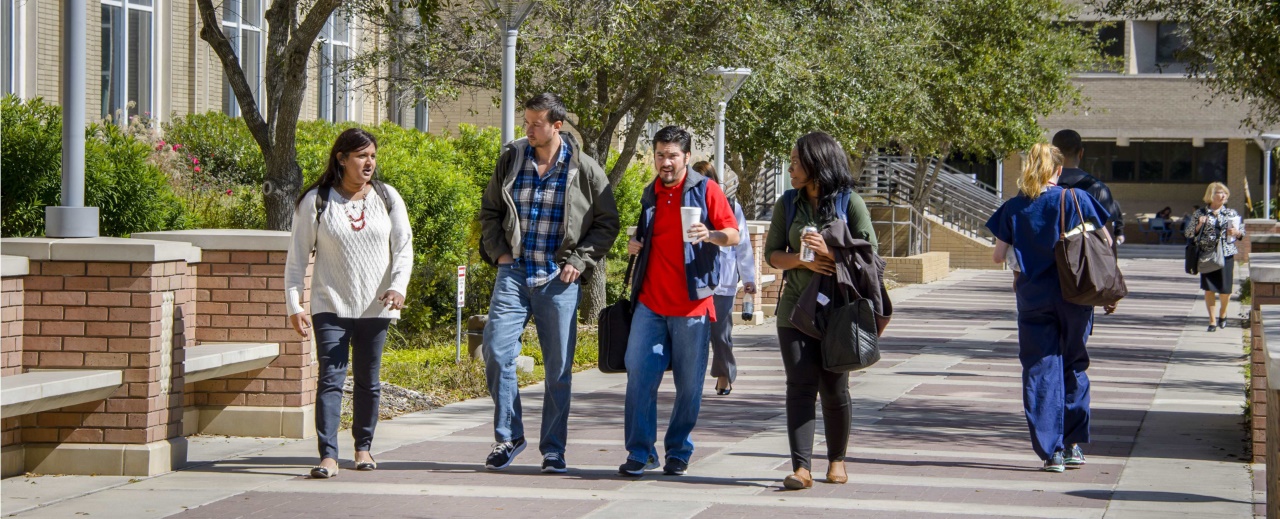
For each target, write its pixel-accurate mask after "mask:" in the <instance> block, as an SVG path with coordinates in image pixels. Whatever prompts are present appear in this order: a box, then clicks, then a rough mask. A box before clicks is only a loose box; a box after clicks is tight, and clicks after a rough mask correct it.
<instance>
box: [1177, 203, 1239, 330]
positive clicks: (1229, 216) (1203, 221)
mask: <svg viewBox="0 0 1280 519" xmlns="http://www.w3.org/2000/svg"><path fill="white" fill-rule="evenodd" d="M1228 198H1231V190H1229V189H1227V186H1225V185H1223V184H1222V182H1214V183H1212V184H1209V188H1208V189H1205V191H1204V203H1206V204H1208V205H1207V206H1205V207H1201V208H1199V209H1196V212H1195V213H1192V215H1191V220H1190V222H1189V225H1187V228H1186V230H1185V231H1183V232H1184V233H1185V234H1186V236H1187V238H1189V239H1193V240H1195V242H1196V244H1197V245H1199V247H1200V255H1201V257H1202V258H1203V257H1204V255H1206V254H1212V253H1213V252H1214V251H1215V250H1216V249H1217V248H1218V246H1219V245H1220V244H1221V245H1222V256H1223V258H1222V259H1223V263H1222V268H1221V269H1218V270H1215V271H1213V272H1207V273H1201V274H1200V289H1201V290H1204V306H1205V308H1207V309H1208V310H1209V331H1211V332H1212V331H1214V330H1217V329H1218V328H1222V327H1224V326H1226V325H1227V303H1228V302H1230V301H1231V291H1232V290H1233V288H1234V287H1233V282H1234V276H1235V265H1236V252H1237V250H1236V240H1237V239H1239V238H1240V237H1242V236H1244V229H1243V227H1244V226H1242V225H1240V223H1241V222H1240V213H1237V212H1236V210H1235V209H1231V208H1228V207H1225V206H1226V204H1227V199H1228ZM1215 301H1216V302H1219V303H1221V304H1219V305H1218V312H1217V316H1218V322H1217V323H1214V321H1213V316H1214V311H1213V307H1214V302H1215Z"/></svg>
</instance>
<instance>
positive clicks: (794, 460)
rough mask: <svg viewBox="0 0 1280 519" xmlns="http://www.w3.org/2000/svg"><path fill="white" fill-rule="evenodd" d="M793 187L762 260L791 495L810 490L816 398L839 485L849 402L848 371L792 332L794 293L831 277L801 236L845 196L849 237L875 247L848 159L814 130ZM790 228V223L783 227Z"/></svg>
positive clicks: (830, 261)
mask: <svg viewBox="0 0 1280 519" xmlns="http://www.w3.org/2000/svg"><path fill="white" fill-rule="evenodd" d="M791 186H792V187H793V188H795V189H793V190H791V191H794V193H793V192H791V191H788V192H787V193H785V194H783V195H782V198H781V199H779V200H778V202H777V203H776V204H774V207H773V221H772V222H771V223H770V225H769V234H768V235H767V236H766V237H765V244H764V257H765V258H766V259H767V260H768V261H769V264H770V265H773V266H774V267H776V268H779V269H782V270H783V274H782V279H783V285H782V294H781V295H780V296H779V298H778V308H777V312H776V313H777V315H778V316H779V317H778V343H779V346H780V347H781V349H782V367H783V369H784V370H785V372H786V376H787V440H788V442H789V443H790V444H791V470H792V471H793V473H792V474H791V475H789V476H787V477H786V479H784V480H782V484H783V486H784V487H786V488H787V489H789V490H800V489H804V488H809V487H811V486H813V476H812V474H811V473H810V470H811V468H810V461H809V458H810V457H811V455H812V454H813V430H814V427H815V424H814V421H815V419H816V416H815V415H816V411H817V410H816V404H817V402H816V401H817V400H818V396H819V395H821V396H822V423H823V428H824V429H825V431H824V432H825V435H826V438H827V462H828V467H827V482H828V483H845V482H847V481H848V480H849V477H848V475H847V474H846V472H845V466H844V457H845V454H846V451H847V450H848V447H849V428H850V426H851V425H852V420H853V405H852V403H851V402H850V399H849V374H848V373H834V372H831V371H827V370H826V369H823V367H822V341H821V340H819V339H816V338H813V337H810V336H808V335H806V334H805V333H804V332H802V331H800V330H798V329H796V327H795V325H794V324H792V323H791V321H790V319H789V317H790V316H791V314H792V311H793V309H794V308H795V307H796V303H797V302H798V301H799V300H800V295H801V294H802V293H804V291H805V288H806V287H807V286H808V285H809V283H810V282H811V281H813V279H814V275H815V274H827V275H833V274H835V272H836V265H835V260H834V257H833V255H832V253H831V251H830V250H829V249H828V248H827V244H826V242H825V241H824V240H823V238H822V235H821V234H819V233H817V232H808V233H805V232H803V231H804V230H805V228H806V227H813V228H815V229H822V227H823V226H824V225H825V224H827V223H829V222H833V221H835V220H837V219H838V218H840V216H839V215H840V212H841V211H840V210H838V209H837V208H836V200H837V199H838V198H839V197H840V195H841V193H842V192H846V191H848V192H849V195H850V196H849V203H848V206H847V207H845V208H844V211H843V212H844V214H846V215H847V218H848V224H849V230H850V231H851V234H852V235H853V237H854V238H858V239H862V240H866V241H868V242H871V246H872V249H873V250H874V249H875V247H876V231H875V229H874V228H872V226H871V213H870V212H868V211H867V204H866V203H865V202H863V201H862V197H860V196H858V194H857V193H853V192H852V189H853V176H852V175H850V174H849V157H848V156H847V155H845V153H844V149H842V148H841V147H840V144H839V143H837V142H836V140H835V139H833V138H831V136H830V135H827V134H825V133H821V132H813V133H810V134H808V135H805V136H803V137H801V138H800V139H799V140H797V141H796V146H795V148H794V149H792V150H791ZM787 200H794V201H795V213H794V214H795V217H794V219H793V220H792V221H791V222H787V221H786V220H787V212H788V211H787V206H786V205H785V204H786V202H787ZM788 223H789V224H790V225H788ZM801 243H804V244H805V245H806V246H807V247H809V248H810V249H811V250H812V251H813V260H811V261H802V260H801V254H800V253H799V252H796V251H800V250H801V248H800V244H801Z"/></svg>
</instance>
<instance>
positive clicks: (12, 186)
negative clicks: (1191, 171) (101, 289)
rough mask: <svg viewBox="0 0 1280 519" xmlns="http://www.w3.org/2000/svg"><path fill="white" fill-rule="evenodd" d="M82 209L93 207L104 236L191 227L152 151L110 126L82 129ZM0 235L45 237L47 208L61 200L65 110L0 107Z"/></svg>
mask: <svg viewBox="0 0 1280 519" xmlns="http://www.w3.org/2000/svg"><path fill="white" fill-rule="evenodd" d="M85 137H86V138H85V205H86V206H89V207H97V208H98V215H99V223H98V230H99V233H100V234H101V235H103V236H127V235H129V234H132V233H134V232H142V231H162V230H171V229H183V228H186V227H188V226H190V224H191V222H190V219H189V218H188V216H187V213H186V209H185V208H184V207H183V205H182V202H181V201H180V200H179V199H178V197H177V196H175V195H174V193H173V190H172V189H171V188H170V186H169V182H168V178H167V177H166V175H165V173H164V172H163V171H161V170H160V168H159V167H158V166H157V165H156V164H155V163H153V162H151V161H150V158H151V151H152V150H151V147H150V145H149V144H148V143H146V142H143V141H140V140H138V139H136V138H135V137H134V136H132V135H130V134H129V133H127V132H126V131H125V130H124V129H122V128H120V127H118V126H115V125H110V124H105V125H97V124H94V125H89V127H87V128H86V129H85ZM0 141H3V142H4V146H3V148H2V150H0V175H2V177H3V179H2V180H0V182H2V183H3V185H4V190H3V193H2V194H0V205H3V213H2V214H3V216H2V217H0V234H3V235H4V236H37V235H40V234H43V233H44V208H45V206H50V205H54V206H56V205H59V204H60V203H61V199H62V193H61V183H62V179H61V177H62V109H61V108H60V107H58V106H57V105H51V104H47V103H45V102H44V100H42V99H40V98H36V99H31V100H26V101H23V100H21V99H18V98H17V97H15V96H7V97H5V98H4V99H3V100H0Z"/></svg>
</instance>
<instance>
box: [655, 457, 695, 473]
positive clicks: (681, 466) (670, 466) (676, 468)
mask: <svg viewBox="0 0 1280 519" xmlns="http://www.w3.org/2000/svg"><path fill="white" fill-rule="evenodd" d="M688 472H689V462H687V461H681V460H680V459H677V458H667V466H665V467H662V473H663V474H666V475H668V476H683V475H685V474H686V473H688Z"/></svg>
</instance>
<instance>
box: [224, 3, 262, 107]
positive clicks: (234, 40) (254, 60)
mask: <svg viewBox="0 0 1280 519" xmlns="http://www.w3.org/2000/svg"><path fill="white" fill-rule="evenodd" d="M262 4H263V2H262V0H223V3H222V32H223V33H224V34H226V35H227V39H228V40H230V41H231V48H232V49H233V50H235V52H236V57H238V58H240V68H242V69H243V70H244V79H245V82H247V83H249V88H250V89H251V90H252V91H253V97H254V99H262V73H263V60H262V47H263V39H262V16H263V7H264V6H263V5H262ZM222 111H223V112H225V113H226V114H227V115H230V116H232V117H238V116H240V115H241V114H240V104H239V103H238V102H237V101H236V94H235V92H233V91H232V90H231V81H230V80H228V79H227V75H226V74H225V73H224V74H223V75H222Z"/></svg>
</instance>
